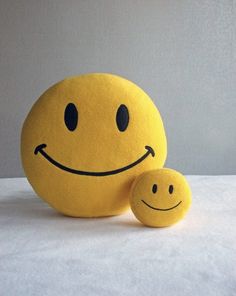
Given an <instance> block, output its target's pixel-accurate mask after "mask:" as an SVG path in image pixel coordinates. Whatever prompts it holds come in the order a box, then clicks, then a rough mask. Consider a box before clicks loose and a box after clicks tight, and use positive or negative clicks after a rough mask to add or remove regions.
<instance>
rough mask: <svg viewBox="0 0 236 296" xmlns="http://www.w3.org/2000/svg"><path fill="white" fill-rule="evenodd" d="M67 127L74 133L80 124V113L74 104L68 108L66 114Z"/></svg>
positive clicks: (70, 104)
mask: <svg viewBox="0 0 236 296" xmlns="http://www.w3.org/2000/svg"><path fill="white" fill-rule="evenodd" d="M64 121H65V125H66V127H67V128H68V130H70V131H74V130H75V129H76V127H77V124H78V111H77V109H76V107H75V105H74V104H73V103H69V104H68V105H67V106H66V109H65V113H64Z"/></svg>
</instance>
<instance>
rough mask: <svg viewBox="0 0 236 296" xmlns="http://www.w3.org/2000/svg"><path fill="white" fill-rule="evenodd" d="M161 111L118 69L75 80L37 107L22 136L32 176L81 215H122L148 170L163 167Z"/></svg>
mask: <svg viewBox="0 0 236 296" xmlns="http://www.w3.org/2000/svg"><path fill="white" fill-rule="evenodd" d="M166 154H167V144H166V136H165V131H164V127H163V123H162V119H161V116H160V113H159V111H158V110H157V108H156V107H155V105H154V103H153V102H152V100H151V99H150V98H149V96H148V95H147V94H146V93H145V92H144V91H143V90H142V89H141V88H139V87H138V86H137V85H135V84H134V83H132V82H131V81H128V80H126V79H124V78H121V77H119V76H116V75H112V74H103V73H94V74H87V75H82V76H75V77H70V78H67V79H65V80H63V81H61V82H58V83H57V84H55V85H53V86H52V87H50V88H49V89H48V90H47V91H46V92H44V93H43V94H42V96H41V97H40V98H39V99H38V100H37V101H36V103H35V104H34V105H33V107H32V109H31V111H30V112H29V114H28V116H27V118H26V120H25V122H24V125H23V129H22V134H21V157H22V164H23V167H24V171H25V174H26V176H27V178H28V180H29V182H30V184H31V185H32V187H33V188H34V190H35V192H36V193H37V194H38V195H39V196H40V197H41V198H42V199H44V200H45V201H46V202H47V203H49V204H50V205H51V206H52V207H53V208H55V209H56V210H58V211H59V212H61V213H64V214H66V215H69V216H74V217H99V216H109V215H118V214H121V213H122V212H124V211H125V210H127V209H128V208H129V192H130V188H131V185H132V183H133V181H134V180H135V178H136V177H137V176H139V175H140V174H141V173H143V172H145V171H148V170H153V169H158V168H162V167H163V165H164V162H165V159H166Z"/></svg>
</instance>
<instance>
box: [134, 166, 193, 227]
mask: <svg viewBox="0 0 236 296" xmlns="http://www.w3.org/2000/svg"><path fill="white" fill-rule="evenodd" d="M153 186H155V187H153ZM153 188H154V190H153ZM130 204H131V209H132V211H133V213H134V215H135V216H136V218H137V219H138V220H139V221H140V222H142V223H143V224H145V225H147V226H151V227H164V226H170V225H172V224H174V223H176V222H178V221H179V220H181V219H182V218H183V217H184V216H185V214H186V213H187V211H188V209H189V207H190V205H191V190H190V187H189V185H188V182H187V180H186V178H185V177H184V176H183V175H182V174H180V173H179V172H177V171H175V170H172V169H167V168H163V169H158V170H153V171H150V172H145V173H143V174H141V175H140V176H139V177H138V178H137V179H136V180H135V181H134V183H133V186H132V191H131V196H130Z"/></svg>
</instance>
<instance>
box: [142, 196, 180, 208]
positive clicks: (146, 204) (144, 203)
mask: <svg viewBox="0 0 236 296" xmlns="http://www.w3.org/2000/svg"><path fill="white" fill-rule="evenodd" d="M142 202H143V203H144V204H145V205H146V206H148V207H149V208H151V209H153V210H156V211H170V210H173V209H174V208H177V207H178V206H179V205H180V204H181V202H182V200H181V201H180V202H179V203H177V205H175V206H173V207H171V208H168V209H160V208H154V207H152V206H150V205H149V204H148V203H146V201H144V200H143V199H142Z"/></svg>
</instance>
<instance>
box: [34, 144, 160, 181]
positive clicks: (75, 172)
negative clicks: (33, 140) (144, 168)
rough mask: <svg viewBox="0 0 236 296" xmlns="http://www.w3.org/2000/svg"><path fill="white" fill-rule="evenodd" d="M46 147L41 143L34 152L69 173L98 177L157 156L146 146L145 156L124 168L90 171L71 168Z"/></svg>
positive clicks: (124, 168) (126, 168)
mask: <svg viewBox="0 0 236 296" xmlns="http://www.w3.org/2000/svg"><path fill="white" fill-rule="evenodd" d="M46 147H47V145H46V144H40V145H38V146H37V147H36V148H35V150H34V154H35V155H37V154H38V153H41V155H42V156H44V158H46V159H47V160H48V161H49V162H51V163H52V164H53V165H54V166H56V167H58V168H59V169H61V170H64V171H66V172H69V173H72V174H77V175H85V176H96V177H103V176H109V175H115V174H118V173H121V172H124V171H126V170H128V169H130V168H132V167H134V166H136V165H137V164H139V163H140V162H142V161H143V160H144V159H145V158H147V157H148V156H149V155H151V156H152V157H154V156H155V152H154V150H153V148H152V147H151V146H145V149H146V150H147V151H146V152H145V153H144V154H143V156H141V157H140V158H138V159H137V160H136V161H134V162H132V163H130V164H128V165H127V166H124V167H122V168H119V169H115V170H112V171H105V172H88V171H81V170H76V169H72V168H69V167H67V166H64V165H63V164H61V163H59V162H57V161H56V160H54V159H53V158H52V157H51V156H50V155H48V154H47V152H46V151H45V150H44V148H46Z"/></svg>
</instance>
